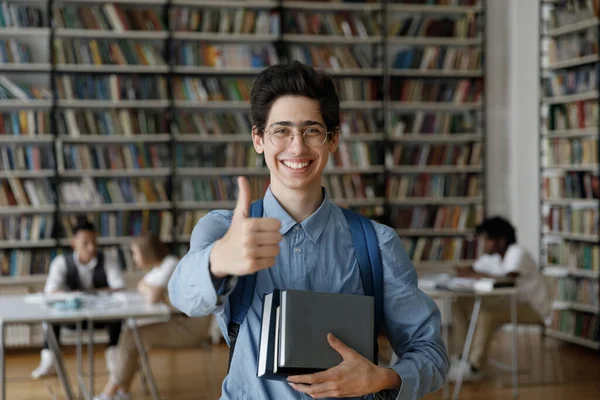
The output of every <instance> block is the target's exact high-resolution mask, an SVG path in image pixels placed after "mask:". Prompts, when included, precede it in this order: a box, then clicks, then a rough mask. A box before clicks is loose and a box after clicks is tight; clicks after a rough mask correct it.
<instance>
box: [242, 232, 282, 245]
mask: <svg viewBox="0 0 600 400" xmlns="http://www.w3.org/2000/svg"><path fill="white" fill-rule="evenodd" d="M281 239H283V236H282V235H281V233H279V231H275V232H253V233H252V235H248V238H247V243H248V244H257V245H259V246H265V245H269V244H278V243H279V242H281Z"/></svg>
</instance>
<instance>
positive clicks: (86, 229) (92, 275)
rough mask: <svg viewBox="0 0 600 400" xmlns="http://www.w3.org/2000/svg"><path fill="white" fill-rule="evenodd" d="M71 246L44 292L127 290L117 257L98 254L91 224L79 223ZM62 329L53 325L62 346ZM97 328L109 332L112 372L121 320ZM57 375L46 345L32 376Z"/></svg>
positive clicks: (108, 355)
mask: <svg viewBox="0 0 600 400" xmlns="http://www.w3.org/2000/svg"><path fill="white" fill-rule="evenodd" d="M71 247H72V248H73V252H72V253H69V254H67V255H62V254H61V255H58V256H56V258H54V260H52V263H51V264H50V270H49V272H48V278H47V279H46V286H45V287H44V293H57V292H90V291H113V290H120V289H125V287H126V283H125V280H124V279H123V274H122V268H121V264H120V262H119V260H118V259H117V258H114V257H109V256H108V255H104V253H102V252H101V251H98V246H97V242H96V231H95V229H94V225H93V224H92V223H90V222H88V221H85V220H80V221H78V223H77V226H76V227H75V229H74V234H73V239H72V241H71ZM65 326H67V327H69V328H72V329H74V328H75V325H69V324H65ZM82 326H83V328H84V329H86V328H87V324H85V323H84V324H82ZM60 328H61V325H52V329H53V331H54V334H55V336H56V340H57V341H58V342H59V344H60ZM94 328H98V329H102V328H106V329H107V331H108V336H109V343H108V347H107V349H106V353H105V356H106V366H107V369H108V371H109V372H111V371H112V370H113V368H114V364H115V358H116V357H117V347H116V346H117V343H118V341H119V335H120V333H121V321H109V322H105V323H96V324H94ZM54 372H55V371H54V353H52V351H50V350H49V349H48V343H47V342H46V343H44V348H43V349H42V353H41V362H40V365H39V366H38V367H37V368H36V369H35V370H34V371H33V372H32V373H31V376H32V378H34V379H37V378H40V377H42V376H45V375H50V374H53V373H54Z"/></svg>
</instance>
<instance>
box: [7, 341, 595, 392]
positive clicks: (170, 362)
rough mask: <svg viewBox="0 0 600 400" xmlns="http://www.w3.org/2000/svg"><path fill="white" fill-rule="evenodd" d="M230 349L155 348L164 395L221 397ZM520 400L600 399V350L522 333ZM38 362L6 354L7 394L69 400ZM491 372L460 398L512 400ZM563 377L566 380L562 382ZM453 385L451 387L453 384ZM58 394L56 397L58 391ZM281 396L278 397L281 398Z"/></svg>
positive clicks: (502, 376) (498, 347)
mask: <svg viewBox="0 0 600 400" xmlns="http://www.w3.org/2000/svg"><path fill="white" fill-rule="evenodd" d="M509 339H510V337H509V336H508V335H507V334H505V333H503V334H501V335H499V338H498V340H497V341H496V342H495V343H494V345H493V349H492V353H493V354H492V356H493V357H494V358H496V359H499V360H502V361H506V362H508V361H509V360H510V342H509ZM65 353H66V355H65V362H66V364H67V368H68V373H69V378H70V380H71V382H72V384H73V383H74V382H75V357H74V351H73V349H71V348H66V349H65ZM227 355H228V348H227V347H226V346H225V345H219V346H214V347H209V348H207V349H191V350H177V351H170V350H155V351H153V352H152V354H151V363H152V367H153V371H154V374H155V377H156V379H157V383H158V387H159V390H160V393H161V397H162V399H166V400H192V399H193V400H204V399H211V400H213V399H218V398H219V395H220V388H221V382H222V380H223V377H224V374H225V369H226V365H227ZM519 355H520V360H521V362H520V367H521V368H523V369H527V371H523V372H522V373H521V374H520V381H521V385H522V386H521V387H520V396H519V398H520V399H527V400H529V399H532V400H533V399H535V400H539V399H543V400H554V399H557V400H558V399H565V400H598V399H600V353H595V352H594V351H591V350H587V349H584V348H581V347H577V346H574V345H569V344H565V343H559V342H557V341H555V340H553V339H548V338H547V339H546V340H545V341H544V342H543V343H542V342H541V341H540V335H539V333H522V334H520V335H519ZM38 362H39V352H37V351H20V352H16V351H10V352H9V354H8V357H7V368H8V369H7V371H8V379H9V381H8V386H7V388H8V391H7V392H8V393H7V394H8V399H9V400H42V399H64V398H65V396H64V395H63V392H62V388H61V386H60V385H59V382H58V380H57V379H56V378H47V379H43V380H40V381H33V380H31V379H30V378H29V373H30V372H31V371H32V370H33V369H34V368H35V367H36V366H37V363H38ZM95 365H96V372H97V374H96V393H97V392H98V391H100V390H101V389H102V387H103V385H104V384H105V382H106V378H107V376H106V370H105V366H104V354H103V352H102V351H101V350H99V351H98V352H97V353H96V363H95ZM485 373H486V376H485V378H484V380H483V381H481V382H479V383H477V384H465V386H463V391H462V392H461V397H460V398H461V399H466V400H475V399H477V400H479V399H481V400H484V399H485V400H494V399H510V398H512V391H511V386H510V375H509V374H507V373H505V372H502V371H500V370H498V369H495V368H494V367H492V366H490V365H488V366H487V367H486V369H485ZM561 382H562V383H561ZM450 388H451V389H452V386H451V385H450ZM53 395H54V396H56V397H54V396H53ZM134 399H135V400H142V399H143V400H146V399H150V396H148V395H146V394H144V391H143V389H142V385H141V384H140V380H139V379H136V381H135V385H134ZM426 399H427V400H437V399H442V394H441V392H438V393H434V394H431V395H429V396H427V397H426ZM277 400H279V399H277Z"/></svg>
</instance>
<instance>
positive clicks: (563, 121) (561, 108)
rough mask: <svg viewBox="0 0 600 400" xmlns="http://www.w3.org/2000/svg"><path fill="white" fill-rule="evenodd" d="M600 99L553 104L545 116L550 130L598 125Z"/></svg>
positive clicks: (594, 126) (595, 126)
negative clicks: (599, 101)
mask: <svg viewBox="0 0 600 400" xmlns="http://www.w3.org/2000/svg"><path fill="white" fill-rule="evenodd" d="M598 114H599V113H598V101H597V100H588V101H577V102H570V103H566V104H552V105H550V107H549V110H548V116H547V118H545V121H544V122H545V127H546V129H547V130H548V131H550V132H552V131H555V130H556V131H560V130H570V129H586V128H597V127H598V121H599V118H598Z"/></svg>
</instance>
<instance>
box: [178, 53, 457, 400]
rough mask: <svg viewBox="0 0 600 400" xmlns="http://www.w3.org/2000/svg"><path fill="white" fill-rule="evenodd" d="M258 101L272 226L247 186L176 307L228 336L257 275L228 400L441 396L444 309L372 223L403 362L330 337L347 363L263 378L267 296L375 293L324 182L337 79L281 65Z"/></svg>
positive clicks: (209, 231) (204, 240)
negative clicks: (215, 322) (249, 278)
mask: <svg viewBox="0 0 600 400" xmlns="http://www.w3.org/2000/svg"><path fill="white" fill-rule="evenodd" d="M250 98H251V99H250V105H251V113H252V119H253V126H252V132H251V135H252V139H253V144H254V149H255V150H256V151H257V152H258V153H259V154H261V155H263V157H264V159H265V161H266V164H267V167H268V169H269V173H270V186H269V187H268V188H267V190H266V193H265V194H264V198H263V216H264V218H249V216H250V204H251V191H250V185H249V183H248V181H247V179H245V178H242V177H240V178H239V179H238V188H239V190H238V194H237V197H238V199H237V205H236V207H235V210H234V211H233V212H232V211H231V210H216V211H211V212H210V213H208V214H207V215H206V216H204V217H203V218H201V219H200V220H199V221H198V223H197V225H196V227H195V228H194V231H193V232H192V237H191V241H190V251H189V252H188V253H187V254H186V255H185V256H184V257H183V258H182V259H181V261H180V262H179V265H178V266H177V268H176V269H175V272H174V273H173V277H172V278H171V280H170V282H169V295H170V297H171V301H172V302H173V305H175V306H176V307H177V308H178V309H180V310H182V311H183V312H185V313H186V314H188V315H191V316H203V315H209V314H211V313H214V314H216V315H217V317H218V318H219V324H220V326H221V327H222V329H224V328H225V327H227V326H228V324H229V322H230V317H231V315H230V309H229V295H230V294H231V292H232V291H233V290H234V288H235V286H236V284H237V282H238V277H240V276H245V275H250V274H253V273H256V274H257V275H256V287H255V289H254V290H252V298H251V306H250V308H249V310H248V313H247V315H246V316H245V319H244V320H243V322H242V323H241V325H240V326H239V331H238V334H237V339H236V345H235V347H234V351H233V358H232V359H231V369H230V370H229V373H228V375H227V377H226V378H225V381H224V382H223V390H222V397H221V398H222V399H236V400H237V399H256V400H262V399H299V398H308V397H307V396H306V395H303V394H302V393H305V394H308V395H310V396H311V397H312V398H332V397H347V398H367V397H364V396H366V395H370V394H371V393H374V392H380V391H386V395H391V396H393V397H392V398H396V399H398V400H400V399H402V400H404V399H406V400H409V399H410V400H413V399H417V398H420V397H423V396H425V395H426V394H427V393H429V392H432V391H435V390H438V389H440V388H441V387H442V384H443V382H444V378H445V375H446V373H447V368H448V365H449V362H448V358H447V355H446V349H445V346H444V343H443V341H442V338H441V334H440V328H441V318H440V311H439V309H438V308H437V306H436V305H435V303H434V302H433V301H432V300H431V299H430V298H429V297H428V296H427V295H425V294H424V293H423V292H421V291H420V290H419V289H418V287H417V274H416V272H415V269H414V267H413V265H412V263H411V261H410V259H409V258H408V255H407V254H406V252H405V250H404V248H403V247H402V244H401V241H400V238H399V237H398V235H397V234H396V232H395V231H394V230H393V229H392V228H390V227H388V226H385V225H382V224H379V223H376V222H374V221H368V223H369V222H370V223H371V224H372V226H373V229H374V230H375V232H374V235H376V238H373V239H374V240H375V239H376V240H377V242H378V244H379V250H380V254H381V257H382V264H383V267H382V269H383V272H382V273H383V293H380V294H381V295H382V297H383V303H384V304H383V316H382V317H383V318H382V319H383V329H384V330H385V332H386V334H387V338H388V339H389V341H390V342H391V344H392V347H393V349H394V351H395V352H396V354H397V355H398V356H399V360H398V362H397V363H395V364H394V365H392V366H391V367H389V368H387V367H380V366H379V365H377V364H375V363H373V362H372V361H371V360H368V359H367V358H364V357H362V356H361V355H360V354H358V353H357V352H356V351H354V350H353V349H352V348H350V347H348V346H346V345H345V344H344V343H343V342H342V341H341V340H340V339H338V338H336V337H334V336H333V335H328V336H327V337H326V338H323V340H328V343H329V345H330V346H331V347H332V348H333V349H334V350H335V351H337V352H338V353H339V354H340V355H341V356H342V358H343V360H344V361H342V362H341V363H340V364H339V365H337V366H335V367H333V368H331V369H328V370H326V371H323V372H321V373H316V374H305V375H300V376H291V377H289V379H288V381H272V380H263V379H260V378H258V377H257V354H258V350H259V349H258V348H259V340H258V337H259V336H260V329H261V327H260V317H261V311H262V299H263V296H264V295H265V294H266V293H271V292H272V291H273V289H275V288H278V289H281V290H285V289H297V290H305V291H315V292H328V293H347V294H356V295H364V293H365V291H364V287H363V285H362V281H361V274H360V269H359V267H358V264H357V257H356V251H355V249H354V244H353V241H352V236H351V232H350V227H349V224H348V222H347V220H346V218H345V216H344V212H343V210H342V209H341V208H340V207H338V206H337V205H336V204H334V203H333V202H332V201H331V200H330V198H329V195H328V193H327V191H326V190H325V189H324V188H323V187H322V185H321V180H322V175H323V170H324V169H325V166H326V165H327V163H328V160H329V157H330V154H331V153H334V152H335V151H336V149H337V145H338V140H339V135H340V100H339V97H338V94H337V92H336V88H335V83H334V81H333V79H332V78H331V77H330V76H329V75H328V74H326V73H325V72H323V71H320V70H316V69H314V68H312V67H310V66H307V65H304V64H301V63H299V62H297V61H296V62H293V63H291V64H287V65H275V66H272V67H268V68H265V69H264V70H263V71H261V73H260V74H259V75H258V76H257V78H256V80H255V81H254V85H253V87H252V92H251V97H250ZM249 134H250V132H249ZM307 323H310V321H308V322H307ZM369 398H370V396H369Z"/></svg>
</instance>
